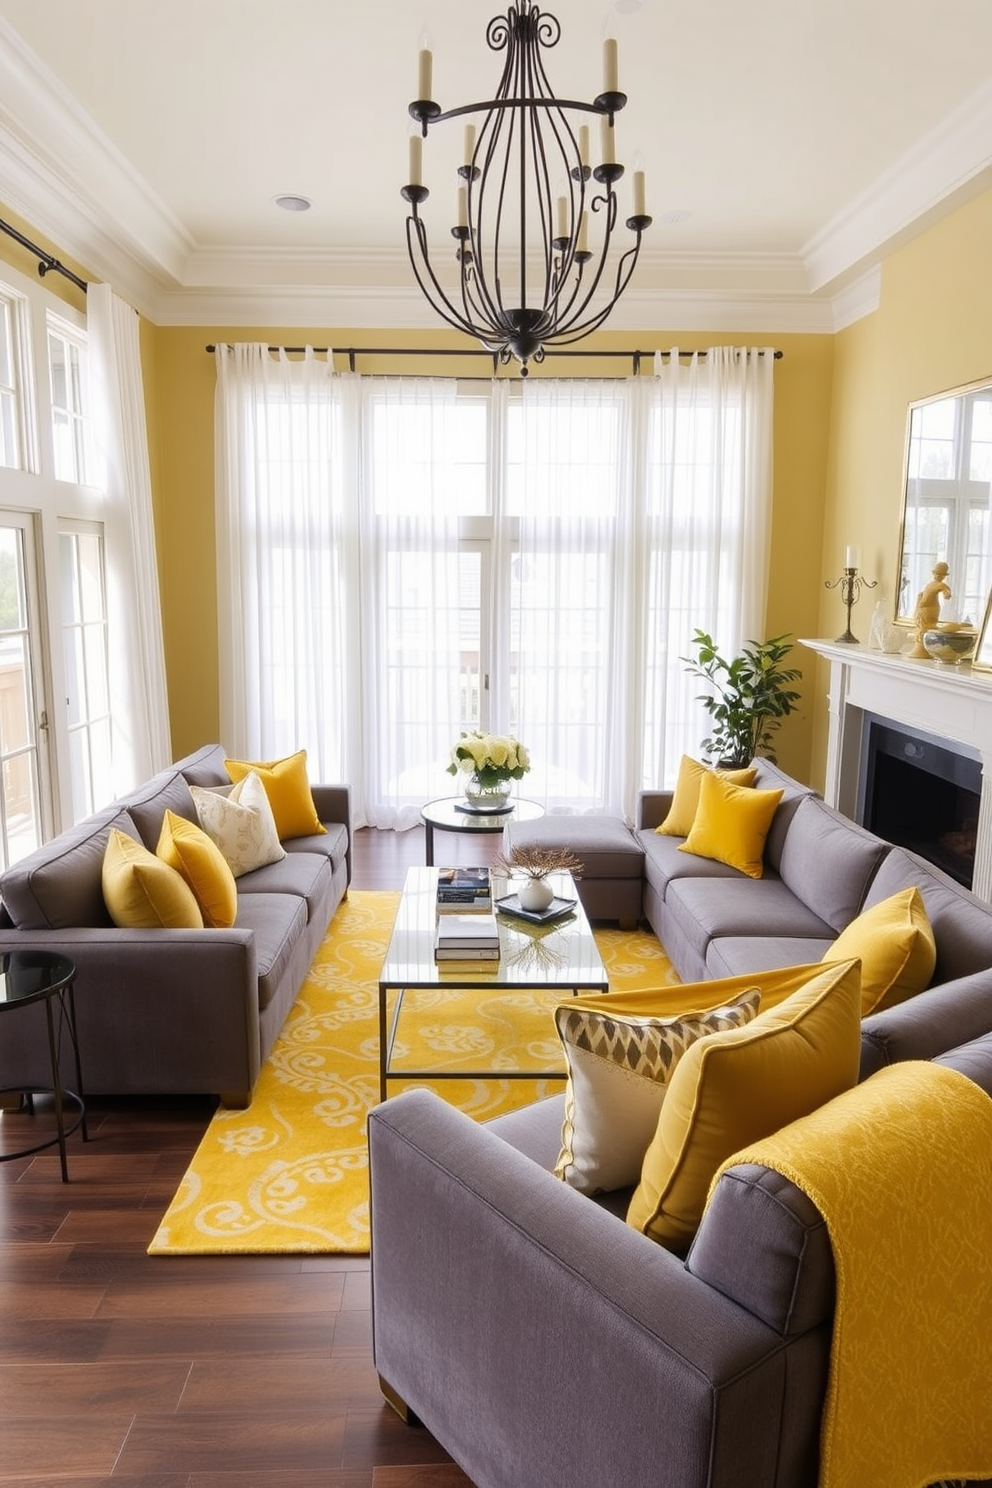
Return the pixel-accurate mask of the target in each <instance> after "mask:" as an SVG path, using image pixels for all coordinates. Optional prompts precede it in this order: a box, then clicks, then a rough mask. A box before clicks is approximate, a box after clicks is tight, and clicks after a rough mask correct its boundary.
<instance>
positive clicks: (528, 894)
mask: <svg viewBox="0 0 992 1488" xmlns="http://www.w3.org/2000/svg"><path fill="white" fill-rule="evenodd" d="M554 897H555V891H554V889H553V888H552V887H551V885H550V884H549V883H548V881H547V879H546V878H525V879H524V881H523V883H522V884H521V885H520V888H519V890H518V893H517V898H518V899H519V900H520V905H521V908H522V909H529V910H530V911H531V913H532V914H533V913H538V912H540V911H541V910H542V909H550V907H551V904H552V901H553V900H554Z"/></svg>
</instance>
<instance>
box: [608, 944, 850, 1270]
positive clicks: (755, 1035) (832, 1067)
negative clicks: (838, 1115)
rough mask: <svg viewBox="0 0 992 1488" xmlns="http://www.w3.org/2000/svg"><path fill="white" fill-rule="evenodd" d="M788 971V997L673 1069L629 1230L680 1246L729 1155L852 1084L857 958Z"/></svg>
mask: <svg viewBox="0 0 992 1488" xmlns="http://www.w3.org/2000/svg"><path fill="white" fill-rule="evenodd" d="M791 971H792V972H794V973H799V974H801V975H802V976H803V977H804V978H805V983H804V984H803V985H801V986H800V987H799V989H798V990H797V991H795V992H793V993H792V995H791V996H790V997H787V998H786V999H785V1000H784V1001H783V1002H780V1003H779V1004H778V1005H777V1006H775V1007H772V1008H769V1009H768V1011H767V1012H762V1013H759V1014H758V1016H757V1018H755V1019H754V1021H753V1022H752V1023H748V1024H747V1025H746V1026H745V1027H743V1028H734V1029H731V1030H730V1032H728V1033H717V1034H709V1035H708V1036H707V1037H705V1038H701V1039H699V1040H698V1041H697V1042H696V1043H694V1044H690V1046H689V1048H688V1049H687V1050H686V1052H685V1053H684V1054H683V1056H682V1058H681V1059H680V1060H679V1062H678V1064H677V1065H676V1066H675V1071H674V1073H673V1075H672V1078H671V1080H670V1081H669V1085H668V1091H667V1093H666V1095H665V1099H664V1102H663V1103H662V1107H661V1114H660V1116H659V1118H658V1126H657V1128H656V1130H655V1134H654V1137H653V1138H652V1140H651V1145H650V1146H649V1148H648V1150H647V1152H646V1154H645V1157H644V1164H643V1166H642V1168H641V1181H640V1183H639V1185H638V1187H637V1189H636V1190H635V1192H634V1196H633V1198H632V1199H631V1201H630V1207H629V1209H628V1211H627V1223H628V1224H629V1225H632V1226H633V1228H634V1229H637V1230H641V1231H643V1233H644V1234H645V1235H647V1236H649V1238H650V1239H652V1240H657V1241H658V1242H659V1243H660V1244H661V1245H664V1246H666V1247H667V1248H668V1249H670V1250H675V1251H678V1252H680V1253H684V1252H685V1250H687V1249H688V1246H689V1243H690V1241H691V1240H692V1237H693V1236H694V1235H695V1233H696V1230H697V1228H698V1226H699V1221H700V1219H701V1218H702V1215H703V1209H704V1208H705V1206H706V1199H707V1194H708V1193H709V1187H710V1183H711V1181H712V1179H713V1176H714V1174H715V1173H716V1171H717V1169H718V1168H719V1167H720V1165H721V1164H722V1163H724V1162H726V1161H727V1159H728V1158H729V1157H730V1156H731V1155H732V1154H733V1153H734V1152H737V1151H738V1150H739V1149H740V1148H742V1147H745V1146H747V1145H748V1144H749V1143H751V1142H756V1141H761V1140H762V1139H763V1138H765V1137H768V1136H770V1135H771V1134H772V1133H773V1132H775V1131H778V1130H779V1128H780V1127H783V1126H787V1125H788V1124H789V1122H791V1121H796V1120H798V1118H799V1117H800V1116H806V1115H808V1114H809V1113H810V1112H811V1111H815V1110H816V1109H817V1107H818V1106H822V1105H824V1104H825V1103H826V1102H827V1101H828V1100H832V1099H833V1098H834V1096H835V1095H840V1094H841V1092H842V1091H844V1090H848V1089H849V1088H850V1087H851V1086H852V1085H854V1084H856V1083H857V1079H858V1068H859V1065H860V1061H861V974H860V969H859V967H858V963H857V961H838V962H837V963H836V964H835V965H832V966H828V967H826V968H824V967H823V966H822V965H814V966H805V967H793V968H791ZM756 980H757V981H758V982H759V984H760V982H761V981H762V980H763V978H760V977H759V978H757V979H756Z"/></svg>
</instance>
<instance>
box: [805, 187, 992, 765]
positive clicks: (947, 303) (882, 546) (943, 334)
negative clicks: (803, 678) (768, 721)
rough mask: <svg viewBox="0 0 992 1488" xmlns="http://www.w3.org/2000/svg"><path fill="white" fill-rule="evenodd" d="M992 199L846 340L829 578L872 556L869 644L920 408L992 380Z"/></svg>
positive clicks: (834, 427) (888, 281)
mask: <svg viewBox="0 0 992 1488" xmlns="http://www.w3.org/2000/svg"><path fill="white" fill-rule="evenodd" d="M990 264H992V191H987V192H985V193H983V194H982V195H981V196H978V197H976V198H975V199H974V200H973V201H971V202H969V203H967V205H965V206H963V207H961V208H959V209H958V211H956V212H954V213H953V214H952V215H951V216H949V217H947V218H946V219H945V220H944V221H942V222H940V223H938V224H936V226H934V227H932V228H930V229H929V230H928V231H927V232H925V233H923V234H921V235H920V236H919V237H918V238H915V239H914V240H913V241H912V242H910V243H909V244H907V245H906V246H905V247H903V248H901V249H899V250H898V251H896V252H894V253H893V254H891V256H890V257H889V258H888V259H886V261H885V263H884V265H883V269H882V287H881V300H880V305H879V308H878V310H877V311H875V313H874V314H873V315H871V316H868V317H866V318H865V319H864V320H862V321H859V322H858V323H857V324H855V325H853V326H851V327H850V328H849V329H848V330H845V331H843V332H841V333H840V334H839V335H838V336H837V337H836V338H835V341H836V353H835V368H834V396H833V411H832V418H831V427H830V444H829V450H830V458H829V463H828V469H827V499H826V507H825V512H826V521H825V524H824V531H823V555H824V571H823V576H822V577H823V578H834V577H836V576H837V575H838V574H839V573H840V571H841V566H842V564H843V557H844V547H845V545H846V544H847V543H856V544H858V545H859V546H860V548H861V566H862V571H863V572H864V574H865V575H866V577H867V578H869V579H877V580H878V589H877V590H876V591H875V592H874V593H872V594H865V595H863V597H862V599H861V600H860V602H859V604H858V607H857V609H856V610H855V611H854V623H853V629H854V632H855V634H856V635H858V636H859V637H860V639H861V640H863V641H864V640H866V639H867V636H868V624H869V620H870V617H871V612H872V609H873V607H874V602H875V599H876V597H878V596H882V597H883V602H884V604H885V606H886V612H887V614H889V615H891V614H892V612H893V609H894V603H895V585H896V581H897V575H898V547H899V533H900V525H901V520H902V483H903V458H904V445H905V436H906V416H907V410H908V407H909V404H910V403H911V402H913V401H915V400H916V399H918V398H924V397H928V396H930V395H931V394H933V393H939V392H942V391H944V390H945V389H947V388H951V387H955V386H959V385H961V384H962V383H967V382H973V381H976V380H977V379H979V378H987V377H989V376H992V278H990ZM843 622H844V611H843V607H842V606H841V604H840V601H839V599H838V598H837V596H836V594H829V595H828V594H827V593H826V591H823V590H821V601H820V619H819V627H818V634H819V635H821V636H836V635H839V634H840V633H841V631H842V630H843V628H844V623H843ZM826 670H827V669H826V666H825V664H823V663H818V665H817V699H816V703H815V713H816V719H815V728H814V749H813V759H812V772H813V773H812V779H813V783H814V784H818V785H822V783H823V776H824V765H825V759H826V735H827V714H826V703H825V696H826V687H827V676H826Z"/></svg>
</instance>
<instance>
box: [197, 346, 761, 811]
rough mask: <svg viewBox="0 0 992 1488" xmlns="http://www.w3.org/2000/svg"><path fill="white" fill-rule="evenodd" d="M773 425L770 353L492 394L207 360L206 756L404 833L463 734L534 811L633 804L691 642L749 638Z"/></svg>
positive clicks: (695, 709) (689, 730)
mask: <svg viewBox="0 0 992 1488" xmlns="http://www.w3.org/2000/svg"><path fill="white" fill-rule="evenodd" d="M771 422H772V358H771V354H770V353H768V354H766V355H763V356H762V355H759V354H758V353H754V352H736V351H733V350H725V349H722V348H716V349H714V350H713V351H711V352H710V353H709V355H708V356H707V357H706V358H703V357H700V356H698V355H697V356H693V357H692V358H691V359H690V361H689V362H688V364H687V365H686V364H683V363H681V362H680V359H679V357H678V355H677V353H673V354H671V355H666V356H660V357H659V358H658V363H657V367H656V375H655V377H653V378H644V377H636V378H631V379H629V380H628V381H623V382H619V381H616V380H611V381H596V382H592V381H590V382H584V381H579V380H571V381H563V382H557V381H553V380H550V379H536V378H535V379H534V380H533V381H532V382H530V383H524V384H520V383H514V384H512V385H511V384H509V383H508V382H507V381H505V380H497V381H495V382H493V383H492V384H458V383H456V382H454V381H451V380H446V379H445V380H441V379H438V380H429V379H404V378H361V379H360V378H356V377H354V376H339V375H335V374H334V373H333V372H331V371H330V370H329V368H328V366H327V364H326V362H323V361H320V360H318V359H317V358H316V357H315V356H314V355H313V354H312V353H311V352H308V353H307V354H306V355H305V357H304V358H303V360H302V361H290V360H289V358H287V357H286V356H285V355H279V356H273V355H272V354H271V353H269V352H268V350H267V349H266V348H264V347H260V346H235V347H228V348H221V349H219V350H218V398H217V458H218V470H217V477H218V478H217V492H218V496H217V512H218V565H219V596H220V637H221V704H222V706H221V719H222V729H223V737H224V741H225V743H226V744H227V745H228V747H229V748H230V749H232V750H234V751H235V752H238V753H242V754H246V755H249V756H251V757H266V756H273V755H278V754H285V753H289V752H290V751H291V750H294V749H297V748H300V747H305V748H307V750H308V751H309V753H310V756H311V760H310V765H311V772H312V774H313V775H314V776H315V777H317V776H319V777H320V778H323V779H345V780H348V781H349V783H350V784H351V787H352V792H353V810H354V817H355V821H356V824H358V825H362V824H370V825H374V826H379V827H396V828H403V827H407V826H412V825H414V824H415V823H416V822H417V821H418V820H419V813H420V807H421V806H422V804H423V802H424V801H425V800H427V799H429V798H430V797H431V796H434V795H441V794H450V793H452V792H453V790H454V786H453V783H452V781H451V780H450V778H449V777H448V776H446V775H445V774H444V767H445V765H446V764H447V761H448V756H449V751H450V749H451V746H452V744H453V743H454V742H455V741H456V739H457V737H458V734H459V731H460V730H461V729H462V728H463V727H465V726H468V725H474V724H476V723H479V724H481V725H482V726H483V727H488V728H491V729H493V730H495V731H505V730H509V731H512V732H514V733H516V734H517V736H518V737H519V738H520V739H522V740H523V742H524V743H525V744H526V745H527V746H528V748H529V750H530V753H531V757H532V760H533V769H532V772H531V774H529V775H528V776H527V778H526V782H525V786H524V789H525V793H526V794H527V795H528V796H532V797H535V798H537V799H538V800H540V801H542V803H543V804H544V805H545V807H546V809H548V810H549V811H555V810H559V811H564V810H569V811H575V810H579V811H583V810H584V811H604V810H605V811H611V812H620V813H622V814H624V815H626V816H628V818H630V817H632V816H633V813H634V808H635V802H636V795H637V792H638V790H640V789H642V788H643V787H644V786H653V785H663V784H670V783H671V782H672V781H673V780H674V778H675V774H676V772H677V769H678V762H679V759H680V757H681V754H682V753H683V752H691V751H696V750H698V747H699V741H700V739H701V738H703V737H704V735H705V733H706V715H705V714H704V713H703V711H702V710H701V709H700V708H699V705H698V704H696V703H694V701H693V699H694V695H695V693H696V692H697V691H698V686H697V684H696V683H695V682H693V681H692V680H691V679H690V678H689V677H687V675H686V671H685V665H684V663H683V661H682V660H681V658H682V657H683V656H685V655H686V654H687V653H688V650H689V644H690V640H691V636H692V633H693V630H694V629H696V628H700V629H703V630H707V631H710V632H711V633H712V634H713V635H715V636H716V638H717V640H718V642H719V644H720V646H721V648H726V649H727V650H729V651H732V650H734V649H736V648H737V647H738V646H739V645H740V643H741V641H743V640H745V639H749V638H751V637H760V636H761V635H762V628H763V623H764V608H765V593H766V584H767V552H768V529H769V507H770V493H771V475H770V450H771Z"/></svg>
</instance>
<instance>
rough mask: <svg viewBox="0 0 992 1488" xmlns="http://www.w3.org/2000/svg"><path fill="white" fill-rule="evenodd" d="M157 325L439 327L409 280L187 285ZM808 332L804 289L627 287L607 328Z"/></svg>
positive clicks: (815, 330)
mask: <svg viewBox="0 0 992 1488" xmlns="http://www.w3.org/2000/svg"><path fill="white" fill-rule="evenodd" d="M149 315H150V318H151V319H152V320H154V321H155V323H156V324H158V325H171V326H181V325H187V326H189V325H195V326H204V327H207V326H214V327H216V326H301V327H312V328H314V329H323V328H326V327H328V326H333V327H334V328H335V329H348V330H352V329H353V330H356V331H357V330H362V329H366V330H416V331H425V330H437V329H438V328H439V326H440V324H441V322H440V321H439V320H438V318H437V316H436V315H434V314H433V312H432V311H431V308H430V306H429V305H428V304H427V302H426V301H425V299H424V297H423V295H421V293H420V291H419V290H418V289H417V288H416V286H415V285H412V284H410V285H390V286H388V287H383V286H369V285H365V286H364V287H355V286H342V285H322V286H319V287H315V286H313V285H308V286H303V285H301V286H299V287H296V288H288V287H286V286H285V285H283V286H280V287H279V288H275V289H268V288H264V287H261V288H260V287H254V288H252V287H244V286H241V287H225V288H223V289H218V288H217V287H216V286H210V287H203V288H186V289H181V290H177V291H173V290H170V291H168V292H166V293H164V294H162V295H161V296H160V297H159V299H158V301H157V302H156V303H155V305H154V306H153V307H152V309H151V311H150V312H149ZM646 328H647V329H658V330H665V331H666V332H667V331H711V330H712V331H736V332H741V333H745V332H754V333H757V332H763V333H773V332H776V333H778V334H786V333H807V334H809V333H812V334H817V335H829V334H832V332H833V331H834V329H835V327H834V314H833V310H832V307H831V303H830V301H829V300H816V299H813V298H812V297H811V296H808V295H781V296H775V295H771V294H766V295H745V294H741V293H737V292H734V291H709V292H706V291H693V290H683V289H634V288H633V287H631V288H629V289H628V290H627V292H626V294H625V295H624V297H623V299H622V300H621V301H620V302H619V304H618V305H617V306H616V308H615V309H614V311H613V313H612V314H611V316H610V329H611V330H617V331H641V332H643V331H644V330H645V329H646Z"/></svg>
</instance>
